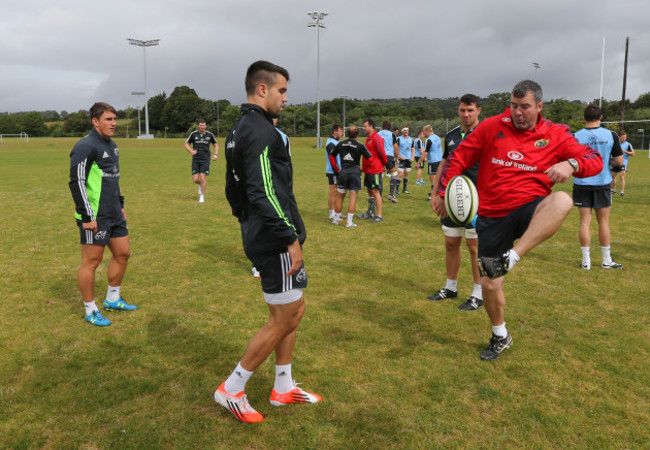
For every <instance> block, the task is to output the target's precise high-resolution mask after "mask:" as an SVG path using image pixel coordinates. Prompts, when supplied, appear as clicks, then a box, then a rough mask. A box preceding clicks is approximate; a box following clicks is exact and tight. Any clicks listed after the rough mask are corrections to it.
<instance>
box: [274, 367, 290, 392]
mask: <svg viewBox="0 0 650 450" xmlns="http://www.w3.org/2000/svg"><path fill="white" fill-rule="evenodd" d="M293 387H294V385H293V378H292V377H291V364H285V365H283V366H275V384H274V385H273V389H275V392H277V393H278V394H286V393H287V392H289V391H290V390H291V389H293Z"/></svg>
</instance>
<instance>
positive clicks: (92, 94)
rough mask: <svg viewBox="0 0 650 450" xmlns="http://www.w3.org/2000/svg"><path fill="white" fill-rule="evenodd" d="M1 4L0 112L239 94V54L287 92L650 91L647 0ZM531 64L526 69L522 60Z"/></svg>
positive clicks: (42, 0)
mask: <svg viewBox="0 0 650 450" xmlns="http://www.w3.org/2000/svg"><path fill="white" fill-rule="evenodd" d="M2 3H3V4H2V8H0V111H3V112H4V111H8V112H17V111H29V110H48V109H50V110H56V111H62V110H66V111H68V112H73V111H77V110H79V109H88V108H89V106H90V105H91V104H92V103H93V102H95V101H100V100H101V101H107V102H109V103H111V104H113V105H114V106H115V107H117V108H118V109H123V108H126V107H127V106H136V105H137V104H138V103H139V102H140V103H141V101H142V100H141V98H138V97H134V96H132V95H131V92H132V91H142V90H143V89H144V75H143V55H142V53H143V52H142V49H141V48H139V47H134V46H131V45H128V42H127V38H135V39H160V45H159V46H157V47H150V48H148V49H147V52H146V55H147V75H148V76H147V79H148V88H149V89H148V91H149V94H150V95H156V94H159V93H161V92H163V91H164V92H166V93H167V94H168V95H169V94H170V93H171V92H172V90H173V89H174V87H176V86H181V85H186V86H189V87H191V88H193V89H195V90H196V92H197V93H198V95H199V96H200V97H202V98H205V99H211V100H218V99H222V98H225V99H228V100H230V101H231V102H232V103H235V104H239V103H241V102H243V101H245V95H244V88H243V79H244V74H245V72H246V68H247V67H248V65H249V64H250V63H251V62H253V61H255V60H258V59H267V60H269V61H272V62H274V63H276V64H280V65H282V66H284V67H286V68H287V69H288V70H289V73H290V74H291V78H292V80H291V83H290V85H289V92H288V96H289V102H290V103H303V102H314V101H316V96H317V93H316V87H317V83H316V74H317V64H316V62H317V32H316V28H308V27H307V25H308V23H309V22H310V21H311V19H310V18H309V17H308V16H307V12H308V11H311V10H318V11H324V12H328V13H329V15H328V16H327V17H326V18H325V21H324V24H325V25H326V28H324V29H321V30H320V97H321V100H326V99H332V98H335V97H338V96H343V95H347V96H349V97H351V98H359V99H367V98H394V97H411V96H417V97H420V96H421V97H455V96H460V95H462V94H464V93H467V92H471V93H475V94H478V95H480V96H487V95H488V94H490V93H494V92H507V91H510V89H511V88H512V86H513V85H514V84H515V83H516V82H517V81H520V80H522V79H525V78H531V79H536V80H537V81H538V82H539V83H540V84H541V85H542V87H543V88H544V96H545V99H547V100H549V99H555V98H566V99H568V100H592V99H595V98H598V97H599V93H600V79H601V56H602V44H603V38H605V39H606V52H605V71H604V88H603V97H605V98H606V99H609V100H614V99H620V98H621V94H622V85H623V66H624V64H623V61H624V53H625V52H624V50H625V38H626V37H627V36H629V37H630V51H629V65H628V78H627V98H631V99H632V100H634V99H636V98H637V97H638V96H639V95H641V94H643V93H645V92H648V91H650V1H648V0H618V1H614V0H610V1H597V0H591V1H585V0H569V1H567V0H543V1H532V0H531V1H522V0H517V1H514V0H495V1H485V0H455V1H450V0H439V1H434V0H399V1H398V0H392V1H385V0H345V1H344V0H328V1H320V2H317V1H311V0H275V1H259V0H256V1H252V0H238V1H233V0H228V1H225V0H213V1H208V0H203V1H198V0H183V1H173V2H172V1H167V0H155V1H154V0H137V1H132V0H128V1H126V0H113V1H98V0H57V1H51V0H22V1H11V2H10V1H3V2H2ZM534 62H536V63H539V65H540V66H541V67H540V69H539V70H537V71H535V69H534V68H533V64H532V63H534Z"/></svg>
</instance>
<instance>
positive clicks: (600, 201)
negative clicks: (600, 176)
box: [573, 184, 612, 209]
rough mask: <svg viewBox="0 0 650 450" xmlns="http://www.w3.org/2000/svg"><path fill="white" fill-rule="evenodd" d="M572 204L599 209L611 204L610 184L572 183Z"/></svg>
mask: <svg viewBox="0 0 650 450" xmlns="http://www.w3.org/2000/svg"><path fill="white" fill-rule="evenodd" d="M573 204H574V205H575V206H577V207H578V208H593V209H601V208H608V207H610V206H612V191H611V186H610V185H609V184H608V185H605V186H581V185H578V184H574V185H573Z"/></svg>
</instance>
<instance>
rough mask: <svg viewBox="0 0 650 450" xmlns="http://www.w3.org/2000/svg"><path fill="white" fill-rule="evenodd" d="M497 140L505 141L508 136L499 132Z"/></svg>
mask: <svg viewBox="0 0 650 450" xmlns="http://www.w3.org/2000/svg"><path fill="white" fill-rule="evenodd" d="M494 138H495V139H505V138H506V135H505V134H503V131H499V132H498V133H497V135H496V136H494Z"/></svg>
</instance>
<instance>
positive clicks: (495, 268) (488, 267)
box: [478, 253, 510, 280]
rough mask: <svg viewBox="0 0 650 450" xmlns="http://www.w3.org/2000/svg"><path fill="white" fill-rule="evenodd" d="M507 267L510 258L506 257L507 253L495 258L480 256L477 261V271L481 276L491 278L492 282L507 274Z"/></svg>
mask: <svg viewBox="0 0 650 450" xmlns="http://www.w3.org/2000/svg"><path fill="white" fill-rule="evenodd" d="M509 265H510V258H509V257H508V253H504V254H503V255H501V256H497V257H496V258H492V257H490V256H481V257H479V259H478V269H479V272H481V276H483V277H488V278H491V279H492V280H494V279H495V278H500V277H502V276H504V275H505V274H507V273H508V266H509Z"/></svg>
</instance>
